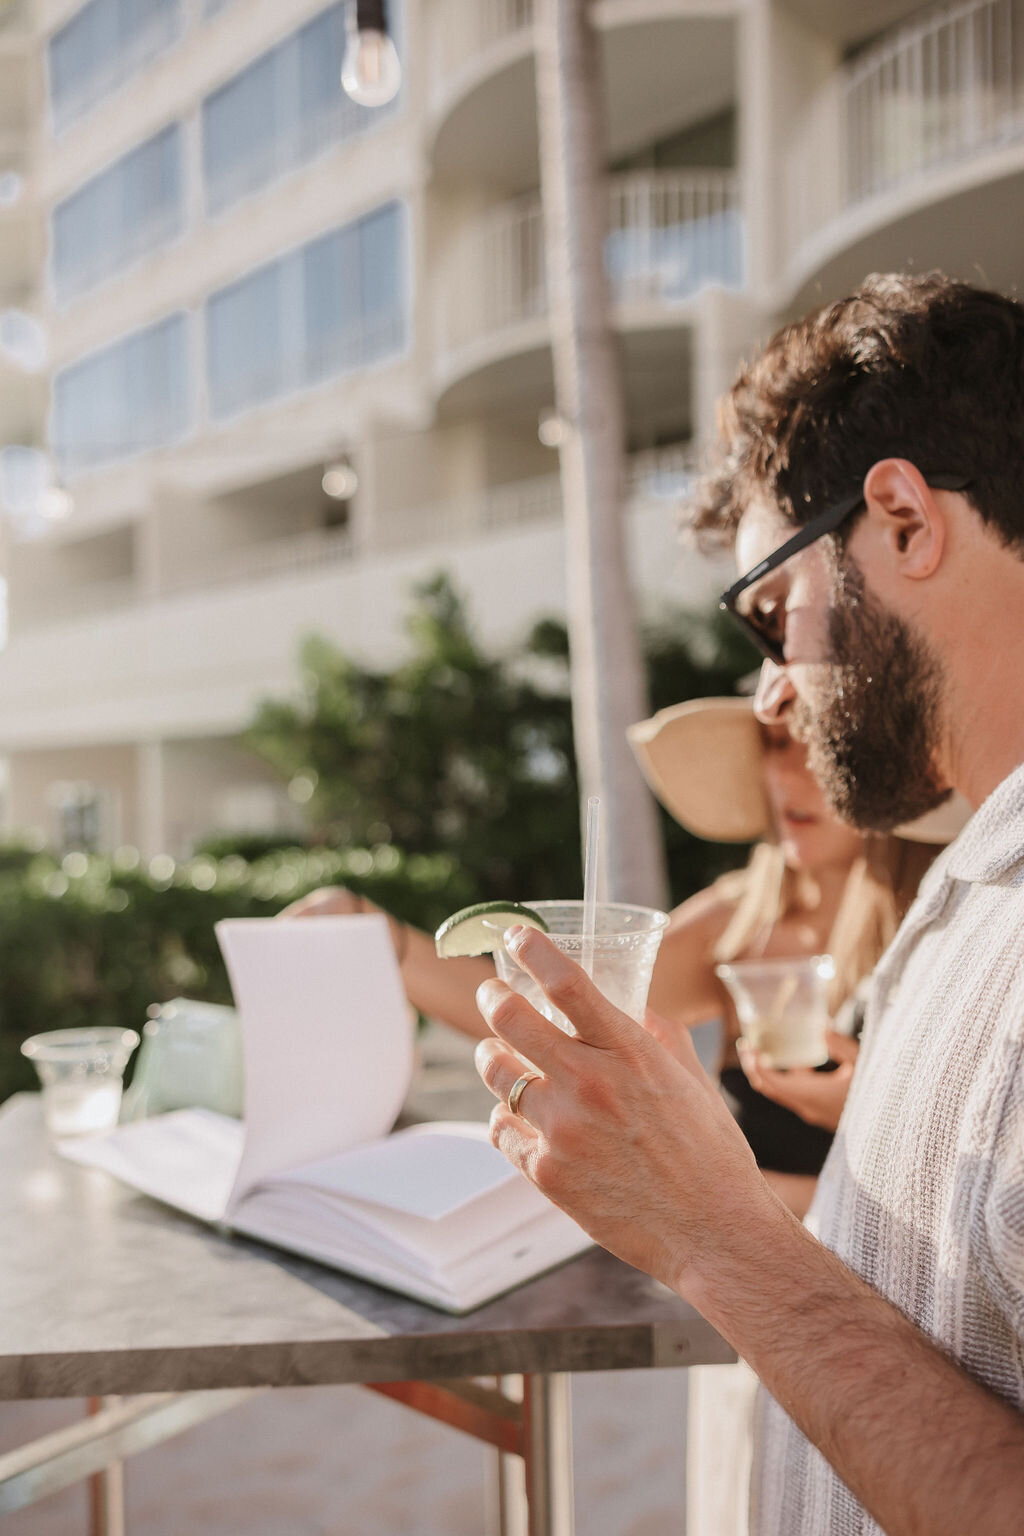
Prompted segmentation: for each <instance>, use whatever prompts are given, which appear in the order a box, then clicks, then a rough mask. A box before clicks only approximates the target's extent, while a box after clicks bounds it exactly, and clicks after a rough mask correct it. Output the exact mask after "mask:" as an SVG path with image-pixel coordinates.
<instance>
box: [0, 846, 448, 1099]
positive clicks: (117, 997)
mask: <svg viewBox="0 0 1024 1536" xmlns="http://www.w3.org/2000/svg"><path fill="white" fill-rule="evenodd" d="M2 865H3V860H2V858H0V871H2V872H0V1099H2V1098H4V1097H6V1096H7V1094H9V1093H13V1092H14V1091H15V1090H16V1089H18V1088H34V1087H35V1086H36V1081H35V1074H34V1071H33V1069H32V1066H31V1064H30V1063H29V1062H27V1061H25V1060H24V1058H23V1057H22V1056H21V1055H20V1053H19V1046H20V1044H21V1041H22V1040H24V1039H26V1038H27V1036H29V1035H31V1034H35V1033H36V1032H37V1031H39V1030H44V1029H71V1028H75V1027H79V1026H82V1025H86V1024H88V1025H104V1024H116V1025H121V1026H127V1027H129V1028H133V1029H140V1028H141V1026H142V1024H143V1023H145V1019H146V1010H147V1008H148V1007H149V1005H150V1004H151V1003H159V1002H165V1001H166V1000H167V999H168V998H171V997H175V996H178V995H182V994H183V995H185V996H188V997H195V998H203V999H206V1000H208V1001H210V1002H220V1003H223V1002H230V1000H231V994H230V989H229V987H228V982H227V977H226V975H225V972H224V966H223V962H222V960H221V956H220V950H219V948H218V946H217V940H216V936H215V934H214V924H215V923H217V922H219V921H220V919H221V918H225V917H270V916H273V915H274V914H275V913H276V912H278V911H280V909H281V907H282V906H284V905H286V904H287V903H288V902H289V901H293V900H295V898H296V897H298V896H302V895H304V894H305V893H306V892H307V891H311V890H315V889H316V888H317V887H318V886H320V885H347V886H349V887H350V888H351V889H352V890H356V891H361V892H363V893H364V894H365V895H367V896H369V897H370V898H371V899H372V900H374V901H377V902H380V904H381V905H382V906H385V907H387V908H388V909H389V910H390V911H393V912H395V913H397V914H398V915H399V916H400V917H403V918H405V919H406V921H408V922H414V923H417V924H419V925H420V926H422V927H427V928H431V929H433V928H435V927H436V926H437V925H438V923H439V922H440V921H441V919H442V918H443V917H445V916H446V915H447V913H448V912H450V911H451V910H452V909H453V907H455V906H460V905H464V904H465V902H466V901H468V899H469V892H468V887H467V886H466V884H465V882H464V880H463V878H462V876H461V874H460V872H459V870H458V869H457V868H456V867H455V866H454V864H453V861H452V860H450V859H449V858H446V857H445V856H444V855H443V854H438V855H435V856H434V857H432V858H431V857H425V856H423V855H411V856H407V855H405V854H403V853H400V852H399V850H398V849H396V848H393V847H379V848H375V849H365V848H353V849H347V850H345V851H339V850H333V849H327V848H322V849H314V850H309V849H304V848H293V849H289V850H284V851H281V852H278V853H275V854H272V855H269V856H267V857H265V858H262V859H259V860H257V861H256V862H254V863H251V864H250V863H248V862H247V861H246V860H244V859H242V858H239V857H237V856H236V857H229V858H225V859H221V860H215V859H211V858H208V857H205V856H198V857H196V858H194V859H192V860H190V861H189V862H188V863H186V864H181V865H178V866H176V867H175V866H174V865H173V864H172V863H171V861H170V860H169V859H168V860H159V859H158V860H154V861H153V863H151V864H150V866H149V869H148V870H147V869H144V868H143V867H142V866H141V865H139V864H138V862H137V861H136V862H134V863H133V862H132V860H131V858H130V857H128V858H127V859H126V860H124V861H123V862H122V863H121V864H120V865H117V864H114V863H112V862H111V861H110V860H108V859H103V858H98V857H88V858H87V857H86V856H85V855H84V854H71V855H69V856H68V857H67V858H66V859H65V860H64V861H63V863H59V862H58V861H57V860H56V859H55V858H54V857H53V856H52V855H49V854H39V855H36V856H34V857H33V858H32V860H31V862H30V863H29V864H28V865H27V866H23V867H21V868H20V869H18V868H16V869H13V870H12V869H8V870H3V869H2ZM154 871H155V872H154Z"/></svg>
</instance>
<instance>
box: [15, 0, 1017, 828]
mask: <svg viewBox="0 0 1024 1536" xmlns="http://www.w3.org/2000/svg"><path fill="white" fill-rule="evenodd" d="M390 9H391V18H392V28H393V31H394V33H395V36H396V40H397V43H398V47H399V52H400V54H401V57H402V60H403V72H404V78H403V85H402V89H401V92H400V94H399V97H398V98H397V100H396V101H395V102H394V103H393V104H391V105H390V106H389V107H387V108H381V109H374V110H369V109H366V108H361V107H357V106H355V105H354V104H352V103H351V102H349V101H348V100H347V98H346V97H345V96H344V95H343V94H342V92H341V91H340V88H339V83H338V77H339V71H340V63H341V56H342V51H343V48H344V42H345V8H344V6H343V5H341V4H328V5H325V4H324V0H133V3H131V4H129V3H127V0H87V3H85V4H82V3H80V0H36V3H34V4H29V3H27V0H20V3H16V4H10V3H8V4H7V6H6V7H2V8H0V470H3V473H0V499H2V500H3V501H4V503H5V510H6V512H7V514H8V515H7V517H6V519H5V526H6V529H7V534H6V565H7V574H8V580H9V639H8V643H7V647H6V650H5V652H4V654H3V656H2V657H0V749H2V750H3V751H4V752H5V753H6V755H7V760H8V765H9V783H8V793H7V819H8V823H9V824H10V825H11V826H12V827H33V828H37V829H39V831H40V832H41V833H42V834H43V835H45V836H46V837H47V838H48V839H49V840H51V841H56V842H58V843H61V842H66V843H68V844H70V843H72V842H74V841H76V840H78V841H91V842H93V843H96V844H98V845H101V846H105V847H113V846H116V845H117V844H119V843H131V844H135V845H137V846H139V847H141V848H142V849H143V851H144V852H145V853H147V854H153V853H156V852H157V851H165V850H166V851H170V852H171V853H172V854H174V855H175V856H178V855H181V854H184V853H186V852H187V851H188V849H189V848H190V846H191V844H192V843H193V841H194V840H195V838H196V837H197V836H201V835H202V834H203V833H205V832H208V831H211V830H232V829H233V830H237V831H256V830H271V829H276V828H279V827H282V826H284V825H286V824H288V822H289V818H291V817H293V816H294V815H295V810H294V807H291V806H290V804H289V802H288V801H287V798H286V796H285V794H284V791H283V789H282V788H281V787H280V786H279V785H277V784H275V783H274V782H273V780H272V779H271V777H270V776H269V775H268V773H267V771H266V770H265V769H264V768H263V767H262V766H261V765H260V764H259V763H258V762H257V761H256V760H255V759H254V758H252V757H251V756H249V755H248V754H247V753H245V752H244V751H243V749H242V748H241V747H240V746H239V744H238V739H237V738H238V734H239V732H240V731H241V730H242V729H243V728H244V726H245V724H246V722H247V720H248V719H249V718H250V716H251V713H252V710H253V707H254V705H255V703H256V702H257V701H258V699H259V698H261V697H263V696H266V695H267V694H272V693H283V692H286V691H288V690H290V689H291V688H293V687H294V686H295V683H296V678H297V674H296V657H297V647H298V643H299V641H300V639H301V637H302V635H303V634H305V633H308V632H311V631H318V632H321V633H324V634H326V635H328V636H330V637H332V638H333V639H335V640H336V641H337V642H338V643H339V644H340V645H342V646H344V647H345V648H346V649H347V650H349V651H351V652H352V653H354V654H356V655H358V656H360V657H362V658H363V659H365V660H369V661H374V662H376V663H378V664H384V663H386V662H387V661H389V660H391V659H393V658H394V657H396V656H397V655H398V654H399V653H400V650H401V646H402V629H401V619H402V615H403V612H404V610H405V608H406V606H407V603H408V599H409V592H410V588H411V586H412V584H413V583H414V582H415V580H416V579H417V578H418V577H420V576H423V575H426V574H429V573H430V572H433V571H436V570H438V569H447V570H449V571H450V572H451V573H452V575H453V576H454V578H455V580H456V583H457V584H458V585H459V587H460V588H461V589H462V590H463V591H464V592H465V593H466V595H467V596H468V598H469V600H470V606H471V612H472V615H473V618H474V621H475V622H476V624H477V627H478V629H479V630H480V633H481V635H482V636H483V638H484V639H485V641H486V642H487V643H488V644H490V645H493V646H495V647H500V646H509V645H512V644H514V642H515V640H516V638H517V637H519V636H520V635H522V633H523V632H524V630H525V628H526V626H527V625H528V623H529V622H530V621H531V619H534V618H536V617H539V616H541V615H542V614H549V613H555V612H558V611H560V610H564V555H563V549H562V537H561V526H560V520H559V519H560V506H559V492H558V481H557V473H556V470H557V463H556V456H555V454H554V452H553V451H552V449H551V448H550V447H547V446H545V444H544V442H542V441H541V435H547V434H543V433H542V434H540V435H539V432H538V427H539V425H540V424H541V423H542V422H543V420H544V418H545V416H546V415H547V414H549V413H550V412H551V409H552V405H553V398H554V387H553V382H552V370H551V355H550V345H549V335H550V332H549V317H548V305H547V295H546V291H545V280H544V260H543V224H542V212H541V204H540V195H539V169H538V153H537V129H536V90H535V69H534V64H535V40H534V32H533V16H532V4H531V0H392V5H391V8H390ZM593 14H594V20H595V23H596V25H597V27H598V29H599V32H600V40H601V49H602V60H603V65H604V70H605V79H606V96H607V117H608V185H607V197H608V237H607V243H606V252H605V255H606V265H607V268H608V274H609V279H610V284H611V290H612V294H613V300H614V316H615V323H616V326H617V328H618V331H619V334H620V337H621V349H622V359H623V370H624V380H625V392H626V399H627V409H628V426H629V450H630V455H631V457H630V466H631V468H630V505H629V509H628V511H627V513H626V517H627V521H628V540H629V546H630V552H631V559H632V562H633V570H634V576H635V582H636V585H637V588H638V591H639V593H640V595H641V606H647V607H650V606H652V605H654V606H656V605H658V604H659V603H660V604H665V603H669V602H672V603H676V604H678V603H680V602H690V603H695V602H698V601H701V600H703V599H705V598H706V597H707V595H708V593H709V592H710V591H711V589H712V586H713V583H714V580H715V579H716V575H717V573H709V572H708V571H706V570H704V569H703V568H701V567H700V566H699V564H698V563H697V562H696V561H695V560H694V557H693V556H687V555H685V553H684V552H682V551H681V550H679V548H678V546H677V540H676V533H675V517H674V500H675V497H676V496H677V494H678V491H679V489H680V486H681V484H682V482H683V481H684V480H685V476H686V474H687V473H688V471H689V468H690V466H691V465H692V463H693V462H694V457H695V454H696V453H698V452H699V446H700V443H701V440H702V438H704V436H705V435H706V434H707V433H708V431H709V430H710V426H711V422H712V417H713V410H714V402H715V398H716V396H717V395H718V393H719V392H720V391H721V389H722V388H723V387H724V386H725V385H726V384H727V382H728V380H729V378H730V377H731V375H732V372H733V370H734V367H735V364H736V360H737V358H738V357H739V356H740V355H741V354H742V353H743V351H744V350H746V349H748V348H749V347H750V346H751V345H752V344H753V343H755V342H756V340H757V338H758V337H759V336H761V335H763V334H764V333H765V332H766V331H767V330H768V329H769V327H770V326H771V325H772V324H774V322H775V321H776V320H777V319H778V318H780V317H784V316H785V315H787V314H789V313H791V312H795V311H798V310H800V309H802V308H804V307H806V305H807V303H809V302H812V301H813V299H814V296H815V295H817V294H822V295H823V296H827V295H829V294H831V293H834V292H838V291H842V290H843V289H844V288H846V287H847V286H849V284H850V283H852V282H853V281H855V280H856V279H857V278H858V277H859V276H861V275H862V274H863V273H864V272H865V271H867V270H871V269H877V268H880V267H892V266H904V265H906V264H907V263H908V262H913V263H915V264H916V265H918V266H921V267H931V266H943V267H945V268H946V269H947V270H950V271H954V272H958V273H962V274H964V275H968V276H970V275H977V273H978V272H979V271H981V272H982V273H983V274H984V276H985V278H986V279H987V280H988V281H990V282H991V283H993V284H995V285H998V286H1003V287H1009V286H1011V285H1012V284H1013V283H1014V282H1015V281H1016V279H1017V271H1016V268H1017V265H1018V264H1019V262H1020V261H1021V259H1022V258H1021V256H1020V255H1019V252H1020V249H1021V246H1020V242H1019V241H1018V240H1017V238H1016V232H1015V231H1016V220H1017V218H1018V217H1019V216H1020V212H1021V210H1024V3H1018V0H976V3H968V4H965V5H959V6H956V7H954V8H949V7H946V8H943V9H941V10H934V9H933V10H924V11H922V10H921V9H920V7H918V6H914V5H910V4H899V3H896V0H871V3H869V4H863V5H860V6H857V7H853V6H850V5H847V4H843V3H842V0H785V3H783V0H595V3H594V5H593ZM5 188H6V193H5V190H4V189H5ZM5 337H6V338H7V345H6V346H5V342H4V338H5ZM33 451H34V453H33ZM331 469H333V470H334V475H333V477H330V476H329V477H328V479H327V482H326V483H327V485H328V486H329V487H330V488H332V489H333V490H334V491H335V493H337V492H339V491H340V492H341V494H340V495H339V494H334V495H329V494H327V492H326V491H325V490H324V477H325V472H326V471H328V470H331Z"/></svg>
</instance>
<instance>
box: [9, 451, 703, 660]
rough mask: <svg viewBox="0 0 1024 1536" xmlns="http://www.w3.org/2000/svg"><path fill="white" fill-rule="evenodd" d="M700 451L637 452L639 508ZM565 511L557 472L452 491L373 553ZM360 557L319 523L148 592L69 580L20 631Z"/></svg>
mask: <svg viewBox="0 0 1024 1536" xmlns="http://www.w3.org/2000/svg"><path fill="white" fill-rule="evenodd" d="M694 468H695V459H694V450H693V448H692V447H691V445H690V444H689V443H678V444H671V445H669V446H668V447H664V448H656V449H651V450H648V451H646V452H643V453H637V454H633V455H632V456H631V457H630V459H629V460H628V463H627V482H626V489H627V498H628V501H629V503H630V504H631V505H632V506H642V505H644V504H646V503H649V502H651V501H666V500H673V499H679V498H681V497H682V496H683V494H684V492H685V490H686V487H687V485H688V484H689V481H690V479H691V477H692V475H693V473H694ZM561 515H562V496H561V485H560V482H559V477H558V475H557V474H550V475H539V476H536V477H534V478H532V479H528V480H517V481H514V482H512V483H511V484H509V485H502V486H496V487H494V488H493V489H492V490H489V491H485V492H482V493H478V494H477V495H475V496H465V497H450V498H446V499H445V500H443V501H438V502H435V503H432V504H430V505H427V506H422V507H417V508H414V509H411V510H409V511H406V512H399V513H392V514H389V515H388V516H387V517H386V518H384V519H382V521H381V527H380V529H379V531H378V532H377V534H376V536H375V538H374V541H373V548H372V551H370V555H371V557H373V556H378V555H380V556H387V555H389V554H394V553H397V552H399V551H406V550H414V549H417V548H427V547H430V546H434V545H440V544H448V545H452V544H458V543H460V542H464V541H465V542H469V541H472V540H476V539H480V538H486V537H488V536H489V535H493V534H497V533H507V532H511V531H514V530H515V529H520V528H529V527H531V526H536V525H538V524H543V523H553V522H557V521H558V519H559V518H560V517H561ZM355 556H356V544H355V541H354V540H353V538H352V534H351V532H350V530H349V529H348V528H312V529H309V530H307V531H306V532H304V533H299V534H293V535H291V536H290V537H288V538H286V539H269V540H266V541H265V542H263V543H258V544H248V545H243V546H241V547H239V548H236V549H231V550H225V551H224V552H223V553H221V554H220V555H217V556H216V557H212V558H210V559H208V560H207V561H206V563H205V564H204V565H203V567H202V569H201V570H199V571H188V572H182V573H180V574H178V575H176V576H174V577H172V578H171V579H169V580H165V581H164V582H163V584H162V586H161V590H160V592H159V593H158V594H154V595H146V594H144V593H143V592H142V590H141V589H140V587H139V585H138V582H137V581H136V580H135V579H134V578H131V577H123V578H118V579H115V580H106V581H93V582H83V583H82V584H81V585H80V586H77V587H74V586H67V585H65V586H63V587H62V588H61V592H60V596H59V599H55V601H54V603H53V605H52V606H47V607H42V606H39V607H36V608H33V609H29V610H27V611H24V612H23V611H22V610H21V606H20V604H19V605H17V606H16V608H15V621H14V630H15V633H17V634H23V633H25V632H27V631H32V630H38V629H49V628H52V627H54V626H56V625H59V624H64V623H74V622H77V621H79V620H82V619H86V618H89V619H95V616H96V615H98V614H101V613H109V612H112V611H115V610H121V611H123V610H125V609H127V608H137V607H140V606H143V605H145V606H150V605H152V604H153V603H159V602H163V601H166V600H177V599H180V598H182V597H185V596H187V595H188V594H189V593H190V592H202V591H208V590H209V589H210V588H215V587H228V586H236V587H237V586H244V585H247V584H248V583H250V582H256V581H260V580H263V579H267V578H274V577H286V576H301V575H315V574H317V573H318V572H323V571H326V570H328V569H330V567H331V566H333V565H335V564H337V563H339V562H347V561H350V560H352V559H353V558H354V557H355Z"/></svg>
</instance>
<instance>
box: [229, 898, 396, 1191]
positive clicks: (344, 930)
mask: <svg viewBox="0 0 1024 1536" xmlns="http://www.w3.org/2000/svg"><path fill="white" fill-rule="evenodd" d="M217 938H218V941H219V943H220V947H221V949H222V951H223V953H224V958H225V960H226V962H227V967H228V973H229V975H230V977H231V986H232V990H233V992H234V995H235V1003H236V1005H237V1007H238V1011H239V1013H240V1015H241V1020H242V1037H243V1044H244V1057H245V1148H244V1151H243V1153H242V1160H241V1164H240V1166H239V1169H238V1174H237V1177H236V1179H235V1185H234V1188H233V1190H232V1192H231V1199H230V1202H229V1206H228V1219H229V1220H230V1218H231V1212H232V1210H233V1209H234V1207H235V1206H236V1205H237V1204H238V1202H239V1201H240V1200H242V1199H243V1198H244V1196H245V1193H246V1191H247V1190H249V1189H251V1188H252V1187H253V1185H254V1184H257V1183H259V1182H260V1181H261V1180H263V1179H266V1178H268V1177H270V1176H271V1175H273V1174H279V1173H282V1172H284V1171H285V1170H286V1169H289V1168H295V1167H297V1166H298V1165H299V1164H302V1163H309V1162H314V1161H316V1160H318V1159H321V1158H325V1157H329V1156H331V1155H332V1154H334V1153H338V1152H344V1151H346V1150H347V1149H348V1148H349V1147H354V1146H358V1145H359V1144H360V1143H362V1142H364V1141H370V1140H372V1139H374V1138H376V1137H378V1136H383V1135H384V1134H385V1133H386V1132H387V1131H389V1130H390V1129H391V1126H392V1125H393V1124H394V1121H395V1118H396V1116H397V1114H398V1111H399V1110H400V1109H401V1107H402V1102H403V1100H404V1099H405V1096H406V1093H407V1092H408V1089H409V1082H410V1079H411V1075H412V1060H413V1019H412V1014H411V1012H410V1009H409V1006H408V1004H407V1002H406V999H405V994H404V992H403V990H402V983H401V978H400V976H399V973H398V964H397V962H396V960H395V954H394V950H393V948H392V944H391V937H390V933H389V931H388V922H387V919H386V918H385V917H384V916H382V915H380V914H378V913H366V914H358V915H354V916H351V917H304V918H295V919H288V918H229V919H227V920H226V921H224V922H221V923H218V924H217Z"/></svg>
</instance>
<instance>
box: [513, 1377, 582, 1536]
mask: <svg viewBox="0 0 1024 1536" xmlns="http://www.w3.org/2000/svg"><path fill="white" fill-rule="evenodd" d="M520 1382H521V1392H522V1403H523V1440H522V1447H521V1449H520V1451H519V1453H518V1455H514V1456H508V1455H502V1456H499V1458H498V1479H497V1484H498V1486H497V1495H498V1498H497V1502H498V1532H499V1536H573V1530H574V1515H573V1487H572V1411H571V1395H570V1394H571V1382H572V1378H571V1376H568V1375H564V1374H562V1375H559V1374H554V1375H533V1376H523V1377H521V1378H520ZM505 1385H506V1389H507V1383H506V1384H505Z"/></svg>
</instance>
